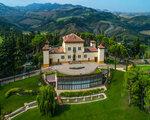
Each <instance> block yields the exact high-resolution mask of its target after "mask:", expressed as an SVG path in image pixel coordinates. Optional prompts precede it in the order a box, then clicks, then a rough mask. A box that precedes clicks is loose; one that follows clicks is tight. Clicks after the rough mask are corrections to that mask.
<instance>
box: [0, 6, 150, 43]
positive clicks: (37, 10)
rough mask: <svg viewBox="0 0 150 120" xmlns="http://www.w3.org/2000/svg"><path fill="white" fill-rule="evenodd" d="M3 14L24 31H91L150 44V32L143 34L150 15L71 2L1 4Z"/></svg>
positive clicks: (121, 39)
mask: <svg viewBox="0 0 150 120" xmlns="http://www.w3.org/2000/svg"><path fill="white" fill-rule="evenodd" d="M0 16H1V17H3V18H5V19H7V20H8V21H9V22H10V23H12V24H15V25H16V26H17V27H19V28H20V29H22V30H24V31H42V32H57V33H59V34H60V35H64V34H67V33H71V32H74V33H76V32H91V33H94V34H105V35H106V36H115V37H116V38H117V39H118V41H123V40H126V41H131V40H132V39H136V38H137V37H140V40H141V41H143V42H145V43H146V44H149V41H150V36H148V35H144V34H140V32H141V31H143V30H149V28H150V16H148V15H147V16H138V17H132V18H124V17H120V16H119V15H116V14H113V13H111V12H105V11H100V10H95V9H92V8H87V7H83V6H78V5H71V4H64V5H61V4H50V3H46V4H36V3H34V4H31V5H28V6H25V7H9V6H5V5H3V4H1V5H0Z"/></svg>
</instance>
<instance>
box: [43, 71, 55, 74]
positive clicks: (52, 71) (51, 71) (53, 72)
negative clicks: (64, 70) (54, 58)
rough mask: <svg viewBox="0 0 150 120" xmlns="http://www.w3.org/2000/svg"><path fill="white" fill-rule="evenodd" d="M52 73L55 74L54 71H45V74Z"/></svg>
mask: <svg viewBox="0 0 150 120" xmlns="http://www.w3.org/2000/svg"><path fill="white" fill-rule="evenodd" d="M53 74H55V71H48V72H46V73H45V75H53Z"/></svg>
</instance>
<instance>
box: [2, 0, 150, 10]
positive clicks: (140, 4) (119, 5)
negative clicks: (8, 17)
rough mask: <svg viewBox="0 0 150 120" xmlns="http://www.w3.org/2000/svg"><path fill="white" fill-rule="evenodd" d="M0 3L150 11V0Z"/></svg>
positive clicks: (19, 0) (6, 1) (10, 0)
mask: <svg viewBox="0 0 150 120" xmlns="http://www.w3.org/2000/svg"><path fill="white" fill-rule="evenodd" d="M0 3H3V4H5V5H9V6H25V5H28V4H31V3H60V4H66V3H67V4H74V5H83V6H87V7H91V8H95V9H101V10H104V9H107V10H110V11H115V12H116V11H119V12H150V0H0Z"/></svg>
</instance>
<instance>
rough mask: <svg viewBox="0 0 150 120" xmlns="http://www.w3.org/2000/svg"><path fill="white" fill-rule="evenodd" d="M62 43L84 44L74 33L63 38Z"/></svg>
mask: <svg viewBox="0 0 150 120" xmlns="http://www.w3.org/2000/svg"><path fill="white" fill-rule="evenodd" d="M63 41H64V42H65V43H84V40H83V39H82V38H80V37H79V36H77V35H76V34H74V33H71V34H69V35H66V36H64V37H63Z"/></svg>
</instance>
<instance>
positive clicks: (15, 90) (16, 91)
mask: <svg viewBox="0 0 150 120" xmlns="http://www.w3.org/2000/svg"><path fill="white" fill-rule="evenodd" d="M21 91H22V89H21V88H12V89H10V90H9V91H7V92H6V93H5V97H6V98H8V97H10V96H11V95H14V94H16V93H19V92H21Z"/></svg>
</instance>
